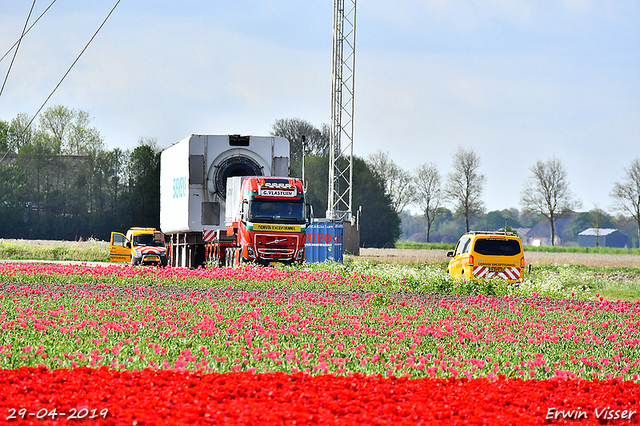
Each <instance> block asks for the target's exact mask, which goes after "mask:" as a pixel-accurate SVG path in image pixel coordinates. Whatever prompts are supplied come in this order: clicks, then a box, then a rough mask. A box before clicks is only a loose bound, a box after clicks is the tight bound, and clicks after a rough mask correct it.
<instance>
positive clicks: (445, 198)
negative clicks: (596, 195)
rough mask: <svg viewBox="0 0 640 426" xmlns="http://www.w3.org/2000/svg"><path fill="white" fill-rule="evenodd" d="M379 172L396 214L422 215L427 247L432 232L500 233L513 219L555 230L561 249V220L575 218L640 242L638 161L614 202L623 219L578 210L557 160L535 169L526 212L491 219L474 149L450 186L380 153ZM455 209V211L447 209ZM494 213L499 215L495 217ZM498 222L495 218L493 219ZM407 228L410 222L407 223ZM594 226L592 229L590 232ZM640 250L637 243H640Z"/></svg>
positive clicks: (462, 152) (433, 171)
mask: <svg viewBox="0 0 640 426" xmlns="http://www.w3.org/2000/svg"><path fill="white" fill-rule="evenodd" d="M367 160H368V162H369V163H370V164H371V166H372V168H373V169H374V171H375V172H376V173H377V174H379V175H380V176H382V177H383V180H384V181H385V185H386V190H387V192H388V193H389V194H390V197H391V199H392V203H393V205H394V207H395V210H396V212H398V213H399V214H400V213H401V212H402V211H403V210H404V209H405V207H406V206H407V205H409V204H412V203H413V204H416V205H418V206H419V207H420V208H421V210H422V219H423V221H424V229H425V230H426V241H427V242H429V241H430V237H431V230H432V228H433V227H434V224H435V225H438V226H440V225H441V224H442V222H443V221H444V222H451V221H452V220H455V219H458V221H457V222H458V223H459V221H462V223H463V226H457V225H455V224H452V225H450V227H451V226H453V227H454V228H455V227H457V228H460V229H458V230H456V235H460V234H461V233H462V232H465V231H470V230H487V231H495V230H499V229H505V227H506V226H508V225H506V224H505V225H504V226H501V225H500V224H499V223H496V221H495V219H496V218H502V220H505V219H506V220H507V221H508V219H511V223H512V224H513V225H519V223H520V222H523V223H526V224H528V225H529V226H534V225H535V224H536V223H538V222H540V221H541V220H542V221H545V222H546V223H547V224H548V226H549V230H550V240H549V241H550V243H551V245H555V244H556V241H557V240H558V238H557V223H558V221H559V220H561V219H566V218H569V217H570V218H571V220H572V224H571V226H570V227H575V226H582V229H580V230H578V231H577V232H580V231H582V230H584V229H586V228H588V227H593V228H598V229H599V228H602V227H605V226H608V227H618V228H623V227H624V228H629V226H628V225H629V224H632V226H631V228H635V229H634V231H635V233H636V235H635V238H634V239H635V240H636V241H639V240H640V158H636V159H634V160H633V161H632V162H631V164H630V165H629V166H628V167H626V168H625V169H624V172H625V174H624V179H623V180H622V181H620V182H615V183H614V184H613V188H612V190H611V193H610V196H611V198H612V200H613V210H614V212H617V213H618V216H617V217H615V218H614V217H613V216H612V215H610V214H609V213H607V212H606V211H605V210H603V209H602V208H600V207H599V206H595V207H594V209H592V210H590V211H589V212H586V213H584V212H583V213H579V212H577V211H576V210H577V209H579V208H581V207H582V204H581V202H580V201H579V200H576V199H575V198H574V195H573V194H572V192H571V190H570V188H569V180H568V177H567V171H566V169H565V167H564V165H563V164H562V162H561V161H560V160H559V159H557V158H555V157H554V158H551V159H548V160H546V161H545V160H537V161H536V163H535V164H534V165H533V166H532V167H531V168H530V172H531V174H530V176H529V177H528V178H527V179H526V181H525V183H524V185H523V188H522V191H521V193H520V205H521V207H522V211H521V212H518V210H517V209H512V210H504V211H501V212H489V214H486V213H485V208H484V203H483V201H482V192H483V189H484V184H485V182H486V178H485V176H484V175H483V174H482V173H481V172H480V157H479V156H478V154H477V153H476V152H475V151H474V150H473V149H464V148H462V147H460V148H458V151H457V152H456V153H455V154H454V157H453V162H452V169H453V170H452V171H451V172H450V173H448V174H447V176H446V180H445V179H444V178H443V176H442V175H441V174H440V172H439V170H438V167H437V165H435V164H434V163H426V164H423V165H420V166H418V167H417V168H416V170H414V171H413V172H408V171H405V170H403V169H401V168H400V167H398V166H397V165H396V164H395V163H394V162H393V160H391V159H389V154H388V153H385V152H382V151H378V152H376V153H374V154H371V155H369V157H368V158H367ZM445 205H446V206H449V207H450V208H451V210H449V209H448V208H446V207H445ZM492 213H493V214H492ZM491 216H492V217H491ZM404 220H405V224H406V221H407V219H406V218H404ZM587 225H588V226H587ZM577 232H576V229H575V228H571V229H570V230H569V231H568V235H569V236H570V237H571V236H573V237H577ZM636 244H637V243H636Z"/></svg>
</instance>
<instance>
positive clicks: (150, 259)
mask: <svg viewBox="0 0 640 426" xmlns="http://www.w3.org/2000/svg"><path fill="white" fill-rule="evenodd" d="M145 260H146V261H147V262H159V261H160V259H158V256H147V257H146V258H145Z"/></svg>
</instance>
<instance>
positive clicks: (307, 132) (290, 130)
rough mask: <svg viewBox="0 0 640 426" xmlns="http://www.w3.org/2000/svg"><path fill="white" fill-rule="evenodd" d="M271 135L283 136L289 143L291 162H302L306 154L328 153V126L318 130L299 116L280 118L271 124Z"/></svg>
mask: <svg viewBox="0 0 640 426" xmlns="http://www.w3.org/2000/svg"><path fill="white" fill-rule="evenodd" d="M271 135H273V136H283V137H285V138H287V139H288V140H289V143H290V144H291V162H292V163H295V164H298V163H302V157H303V156H307V155H317V156H320V157H322V156H325V155H327V154H328V153H329V126H328V125H326V124H323V125H322V126H321V130H318V128H317V127H315V126H314V125H313V124H311V123H309V122H308V121H306V120H303V119H301V118H280V119H278V120H276V122H275V123H274V124H273V125H272V126H271Z"/></svg>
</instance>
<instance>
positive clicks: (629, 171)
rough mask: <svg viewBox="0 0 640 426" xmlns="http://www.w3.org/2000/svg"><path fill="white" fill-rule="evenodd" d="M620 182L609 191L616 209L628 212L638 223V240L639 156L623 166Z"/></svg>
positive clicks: (639, 220)
mask: <svg viewBox="0 0 640 426" xmlns="http://www.w3.org/2000/svg"><path fill="white" fill-rule="evenodd" d="M624 171H625V176H624V180H623V181H622V182H615V183H614V184H613V190H612V191H611V194H610V196H611V198H613V200H614V206H613V208H614V209H615V210H616V211H619V212H623V213H628V214H630V215H631V217H632V218H633V220H635V222H636V224H637V225H638V240H639V241H640V157H637V158H636V159H635V160H633V161H632V162H631V165H630V166H629V167H625V169H624Z"/></svg>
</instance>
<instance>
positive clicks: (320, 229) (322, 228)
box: [304, 219, 343, 263]
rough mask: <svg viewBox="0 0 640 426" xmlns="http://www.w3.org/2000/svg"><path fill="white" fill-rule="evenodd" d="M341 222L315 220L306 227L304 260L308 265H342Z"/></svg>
mask: <svg viewBox="0 0 640 426" xmlns="http://www.w3.org/2000/svg"><path fill="white" fill-rule="evenodd" d="M342 229H343V228H342V222H341V221H336V222H334V221H331V220H328V219H316V220H315V221H313V222H312V223H311V224H310V225H309V226H307V242H306V244H305V250H304V260H305V261H306V262H308V263H322V262H340V263H342Z"/></svg>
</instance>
